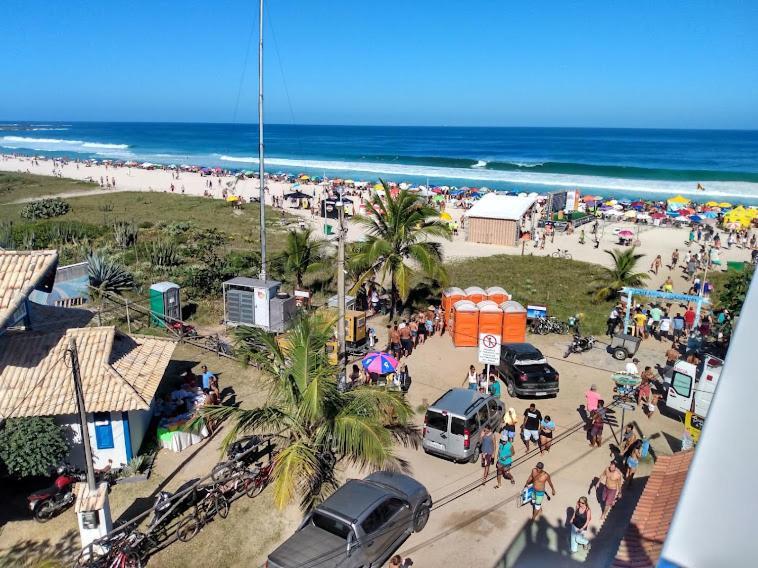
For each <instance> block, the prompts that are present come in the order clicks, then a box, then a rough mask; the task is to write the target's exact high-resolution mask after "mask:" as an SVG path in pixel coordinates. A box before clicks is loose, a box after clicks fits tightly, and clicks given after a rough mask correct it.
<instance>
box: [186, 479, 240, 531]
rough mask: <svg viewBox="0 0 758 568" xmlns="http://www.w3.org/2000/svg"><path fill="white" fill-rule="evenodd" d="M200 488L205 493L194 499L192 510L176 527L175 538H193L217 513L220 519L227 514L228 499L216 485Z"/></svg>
mask: <svg viewBox="0 0 758 568" xmlns="http://www.w3.org/2000/svg"><path fill="white" fill-rule="evenodd" d="M202 490H204V491H205V495H204V496H203V497H202V498H201V499H199V500H198V499H197V498H195V499H194V502H195V504H194V511H193V512H192V513H190V515H189V516H187V517H185V518H184V519H183V520H182V521H181V522H180V523H179V525H178V526H177V527H176V538H177V539H179V540H180V541H182V542H189V541H190V540H192V539H193V538H195V536H197V533H199V532H200V529H201V528H203V526H205V524H206V523H207V522H208V521H209V520H211V519H212V518H213V517H215V516H216V515H217V514H218V516H219V517H221V518H222V519H225V518H226V517H227V516H228V515H229V501H228V500H227V499H226V497H225V496H224V494H223V493H222V492H221V490H220V489H219V488H218V487H216V486H213V487H205V488H203V489H202ZM196 491H197V490H196Z"/></svg>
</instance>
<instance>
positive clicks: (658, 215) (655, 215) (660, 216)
mask: <svg viewBox="0 0 758 568" xmlns="http://www.w3.org/2000/svg"><path fill="white" fill-rule="evenodd" d="M650 218H651V219H665V218H666V215H665V214H664V213H653V214H651V215H650Z"/></svg>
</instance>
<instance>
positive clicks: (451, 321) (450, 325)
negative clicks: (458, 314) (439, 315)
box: [445, 298, 476, 332]
mask: <svg viewBox="0 0 758 568" xmlns="http://www.w3.org/2000/svg"><path fill="white" fill-rule="evenodd" d="M465 305H471V306H474V307H476V304H475V303H474V302H472V301H471V300H466V299H465V298H464V299H462V300H458V301H457V302H455V303H454V304H453V305H452V306H451V307H450V313H449V314H448V316H447V321H446V322H445V325H446V326H447V330H448V331H449V332H452V331H453V329H455V308H456V307H458V306H465Z"/></svg>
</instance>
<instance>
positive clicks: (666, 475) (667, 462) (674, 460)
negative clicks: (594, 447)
mask: <svg viewBox="0 0 758 568" xmlns="http://www.w3.org/2000/svg"><path fill="white" fill-rule="evenodd" d="M694 455H695V452H694V450H690V451H687V452H680V453H677V454H674V455H673V456H662V457H660V458H658V461H657V462H656V463H655V466H654V467H653V471H652V473H651V474H650V477H649V478H648V481H647V484H646V485H645V490H644V491H643V492H642V495H641V496H640V500H639V502H638V503H637V507H636V509H635V510H634V515H632V519H631V521H630V522H629V526H628V527H627V529H626V532H625V534H624V537H623V539H622V540H621V544H620V545H619V549H618V552H617V553H616V558H615V559H614V561H613V564H612V566H613V567H614V568H652V567H653V566H655V565H656V564H657V563H658V559H659V558H660V555H661V550H662V549H663V543H664V541H665V540H666V535H667V534H668V530H669V527H670V526H671V520H672V519H673V517H674V511H675V510H676V506H677V503H678V502H679V496H680V495H681V493H682V489H683V488H684V481H685V479H686V478H687V471H688V470H689V467H690V464H691V463H692V457H693V456H694Z"/></svg>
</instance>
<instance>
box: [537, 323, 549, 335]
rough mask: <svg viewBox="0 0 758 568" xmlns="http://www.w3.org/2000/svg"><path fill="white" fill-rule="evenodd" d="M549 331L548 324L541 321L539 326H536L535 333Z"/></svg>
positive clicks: (546, 332)
mask: <svg viewBox="0 0 758 568" xmlns="http://www.w3.org/2000/svg"><path fill="white" fill-rule="evenodd" d="M548 333H550V324H548V323H541V324H540V325H539V327H538V328H537V334H538V335H547V334H548Z"/></svg>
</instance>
